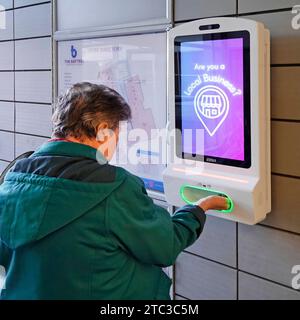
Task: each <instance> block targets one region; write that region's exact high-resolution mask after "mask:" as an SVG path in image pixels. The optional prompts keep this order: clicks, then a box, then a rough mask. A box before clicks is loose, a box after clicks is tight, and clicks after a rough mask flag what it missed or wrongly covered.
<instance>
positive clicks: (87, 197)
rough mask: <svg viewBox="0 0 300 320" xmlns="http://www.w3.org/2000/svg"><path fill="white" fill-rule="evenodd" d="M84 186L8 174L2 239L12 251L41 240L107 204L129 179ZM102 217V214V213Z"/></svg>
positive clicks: (0, 210) (2, 193) (0, 204)
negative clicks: (116, 190)
mask: <svg viewBox="0 0 300 320" xmlns="http://www.w3.org/2000/svg"><path fill="white" fill-rule="evenodd" d="M117 172H118V173H119V174H117V176H116V180H115V181H114V182H111V183H84V182H78V181H72V180H67V179H60V178H52V177H45V176H39V175H34V174H24V173H14V172H12V173H8V174H7V176H6V178H5V182H4V183H3V184H2V186H1V188H0V239H1V241H2V242H4V243H5V245H6V246H8V247H9V248H11V249H16V248H18V247H20V246H24V245H26V244H30V243H32V242H34V241H38V240H40V239H42V238H44V237H46V236H48V235H50V234H51V233H53V232H55V231H56V230H58V229H60V228H62V227H64V226H66V225H68V224H70V223H71V222H72V221H74V220H75V219H78V218H79V217H81V216H82V215H84V214H86V213H87V212H89V210H91V209H93V208H94V207H95V206H97V205H99V203H101V202H102V201H104V200H105V199H106V198H107V197H108V196H109V195H110V194H111V193H112V192H113V191H114V190H115V189H117V188H118V187H119V186H120V185H121V184H122V182H123V181H124V179H125V175H122V171H117ZM99 214H101V212H99Z"/></svg>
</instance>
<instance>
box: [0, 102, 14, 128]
mask: <svg viewBox="0 0 300 320" xmlns="http://www.w3.org/2000/svg"><path fill="white" fill-rule="evenodd" d="M14 114H15V111H14V102H4V101H0V130H7V131H14Z"/></svg>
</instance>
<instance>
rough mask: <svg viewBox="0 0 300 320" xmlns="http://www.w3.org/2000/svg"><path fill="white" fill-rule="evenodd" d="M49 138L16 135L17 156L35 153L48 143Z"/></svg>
mask: <svg viewBox="0 0 300 320" xmlns="http://www.w3.org/2000/svg"><path fill="white" fill-rule="evenodd" d="M47 140H48V139H47V138H42V137H35V136H30V135H25V134H16V156H19V155H21V154H22V153H25V152H27V151H34V150H36V149H37V148H38V147H39V146H41V145H42V144H43V143H45V142H47Z"/></svg>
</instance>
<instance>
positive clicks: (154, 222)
mask: <svg viewBox="0 0 300 320" xmlns="http://www.w3.org/2000/svg"><path fill="white" fill-rule="evenodd" d="M108 208H109V209H108V210H109V211H110V212H109V215H108V219H107V227H108V230H109V233H110V236H111V237H112V238H113V241H114V242H115V243H116V244H117V245H118V246H119V247H120V248H122V249H123V250H124V251H126V252H127V253H128V254H130V255H132V256H134V257H135V258H136V259H137V260H139V261H141V262H142V263H145V264H154V265H159V266H162V267H166V266H170V265H172V264H174V262H175V260H176V258H177V256H178V255H179V253H180V252H181V251H183V250H184V249H185V248H187V247H189V246H190V245H192V244H193V243H194V242H195V241H196V239H197V238H198V237H199V235H200V234H201V232H202V230H203V227H204V223H205V219H206V216H205V213H204V212H203V210H202V209H201V208H200V207H198V206H185V207H183V208H181V209H179V210H178V211H176V212H175V214H174V215H173V216H172V217H171V216H170V214H169V212H168V211H167V210H165V209H163V208H161V207H160V206H158V205H155V204H154V203H153V200H152V199H151V198H150V197H149V196H148V195H147V192H146V190H145V187H144V184H143V182H141V181H140V180H138V178H136V177H131V176H130V177H128V178H127V181H126V182H124V183H123V185H122V186H121V187H120V188H119V189H118V190H116V191H115V192H114V194H113V195H112V196H111V197H110V199H109V204H108Z"/></svg>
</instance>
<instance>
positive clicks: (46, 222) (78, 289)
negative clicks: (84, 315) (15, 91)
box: [0, 141, 205, 300]
mask: <svg viewBox="0 0 300 320" xmlns="http://www.w3.org/2000/svg"><path fill="white" fill-rule="evenodd" d="M204 223H205V214H204V212H203V211H202V210H201V209H200V208H199V207H197V206H186V207H184V208H181V209H179V210H178V211H177V212H176V213H175V214H174V215H173V216H172V217H171V216H170V214H169V213H168V212H167V211H166V210H165V209H163V208H161V207H159V206H157V205H155V204H154V203H153V201H152V199H151V198H150V197H149V196H148V195H147V193H146V190H145V187H144V184H143V182H142V181H141V180H140V179H139V178H137V177H136V176H134V175H132V174H130V173H129V172H127V171H126V170H124V169H122V168H119V167H115V166H111V165H109V164H108V163H107V162H106V161H105V159H104V158H103V156H102V155H101V154H99V153H98V152H97V150H96V149H93V148H91V147H89V146H86V145H83V144H79V143H71V142H65V141H54V142H48V143H46V144H44V145H43V146H41V148H40V149H39V150H37V151H36V152H35V153H34V154H33V155H32V156H31V157H29V158H27V159H22V160H20V161H18V162H17V163H16V165H15V166H14V167H13V168H12V169H11V170H10V172H9V173H8V174H7V175H6V177H5V181H4V183H3V184H2V185H1V186H0V266H3V267H4V268H5V271H6V281H5V289H3V290H2V292H1V297H0V299H2V300H8V299H13V300H14V299H22V300H23V299H26V300H27V299H44V300H50V299H139V300H144V299H169V298H170V297H169V290H170V285H171V280H170V279H169V278H168V277H167V275H166V274H165V273H164V272H163V271H162V267H165V266H170V265H172V264H174V262H175V260H176V257H177V256H178V254H179V253H180V252H181V251H182V250H184V249H185V248H186V247H188V246H190V245H191V244H192V243H193V242H195V240H196V239H197V238H198V237H199V235H200V233H201V232H202V229H203V226H204Z"/></svg>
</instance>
